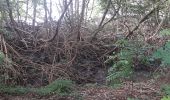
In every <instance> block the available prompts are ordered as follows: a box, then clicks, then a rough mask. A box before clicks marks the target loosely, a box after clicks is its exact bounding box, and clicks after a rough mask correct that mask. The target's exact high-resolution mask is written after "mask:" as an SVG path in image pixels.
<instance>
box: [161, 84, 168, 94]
mask: <svg viewBox="0 0 170 100" xmlns="http://www.w3.org/2000/svg"><path fill="white" fill-rule="evenodd" d="M162 91H163V92H164V93H165V94H166V95H168V96H170V85H164V86H162Z"/></svg>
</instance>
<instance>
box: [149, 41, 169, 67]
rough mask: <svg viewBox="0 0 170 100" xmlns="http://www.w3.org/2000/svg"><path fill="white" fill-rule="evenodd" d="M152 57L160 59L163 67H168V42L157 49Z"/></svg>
mask: <svg viewBox="0 0 170 100" xmlns="http://www.w3.org/2000/svg"><path fill="white" fill-rule="evenodd" d="M152 57H153V58H154V59H160V60H161V61H162V65H164V66H166V65H170V42H167V43H166V44H165V45H164V46H163V47H160V48H159V49H157V50H156V51H155V52H154V53H153V55H152Z"/></svg>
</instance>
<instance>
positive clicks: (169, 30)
mask: <svg viewBox="0 0 170 100" xmlns="http://www.w3.org/2000/svg"><path fill="white" fill-rule="evenodd" d="M159 34H160V35H162V36H167V35H170V29H163V30H161V31H160V33H159Z"/></svg>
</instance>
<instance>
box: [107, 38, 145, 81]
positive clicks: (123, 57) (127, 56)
mask: <svg viewBox="0 0 170 100" xmlns="http://www.w3.org/2000/svg"><path fill="white" fill-rule="evenodd" d="M132 42H133V43H132ZM117 44H118V45H119V46H120V48H121V50H120V52H119V53H117V54H116V53H113V56H111V58H112V59H114V61H115V62H114V64H113V66H112V67H111V68H110V69H109V70H108V76H107V80H108V81H114V83H117V82H118V83H119V82H120V80H121V79H122V78H127V77H129V76H130V75H131V74H132V73H133V67H134V59H140V60H141V61H143V63H146V60H145V59H144V58H145V57H144V55H143V52H144V50H143V47H142V46H141V44H140V42H134V41H128V40H120V41H118V42H117Z"/></svg>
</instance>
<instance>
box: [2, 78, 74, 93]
mask: <svg viewBox="0 0 170 100" xmlns="http://www.w3.org/2000/svg"><path fill="white" fill-rule="evenodd" d="M72 90H73V82H72V81H70V80H56V81H54V82H52V83H51V84H49V85H47V86H45V87H41V88H25V87H21V86H7V85H4V84H1V85H0V93H8V94H26V93H29V92H31V93H36V94H39V95H48V94H51V93H57V94H59V95H66V94H69V93H71V91H72Z"/></svg>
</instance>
